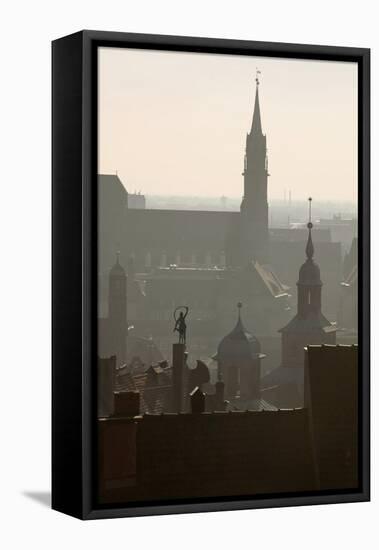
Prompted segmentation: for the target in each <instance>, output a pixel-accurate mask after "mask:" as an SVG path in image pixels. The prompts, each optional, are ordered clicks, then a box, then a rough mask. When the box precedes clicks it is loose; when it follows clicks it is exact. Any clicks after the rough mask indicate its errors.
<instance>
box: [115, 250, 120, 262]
mask: <svg viewBox="0 0 379 550" xmlns="http://www.w3.org/2000/svg"><path fill="white" fill-rule="evenodd" d="M116 264H118V265H120V251H119V250H117V252H116Z"/></svg>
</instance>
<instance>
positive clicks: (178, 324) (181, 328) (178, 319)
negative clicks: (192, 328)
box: [174, 306, 189, 344]
mask: <svg viewBox="0 0 379 550" xmlns="http://www.w3.org/2000/svg"><path fill="white" fill-rule="evenodd" d="M180 310H181V311H180ZM188 310H189V308H188V307H187V306H179V307H177V308H176V309H175V311H174V319H175V327H174V332H178V334H179V344H185V343H186V332H187V325H186V321H185V319H186V317H187V315H188ZM178 311H180V313H179V316H177V313H178Z"/></svg>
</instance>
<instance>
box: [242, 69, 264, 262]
mask: <svg viewBox="0 0 379 550" xmlns="http://www.w3.org/2000/svg"><path fill="white" fill-rule="evenodd" d="M259 75H260V71H259V70H258V69H257V71H256V77H255V103H254V113H253V119H252V124H251V129H250V133H248V134H247V136H246V149H245V159H244V171H243V174H242V175H243V178H244V194H243V199H242V203H241V243H240V245H241V262H242V264H245V265H246V264H247V263H250V262H251V261H252V260H257V261H259V262H260V263H267V261H268V202H267V179H268V175H269V174H268V161H267V145H266V136H265V135H264V134H263V131H262V121H261V111H260V105H259V86H260V80H259Z"/></svg>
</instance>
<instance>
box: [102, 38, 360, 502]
mask: <svg viewBox="0 0 379 550" xmlns="http://www.w3.org/2000/svg"><path fill="white" fill-rule="evenodd" d="M356 99H357V69H356V65H355V64H352V63H330V62H315V61H296V60H286V59H283V60H280V59H267V58H251V57H248V56H246V57H239V56H220V55H217V56H215V55H205V54H188V53H168V52H156V51H155V52H154V51H152V52H148V51H132V50H127V49H116V48H102V49H101V51H100V58H99V175H98V223H99V227H98V365H97V368H98V411H97V412H98V434H99V484H98V487H99V498H100V501H101V502H102V503H115V502H118V503H122V502H123V503H125V502H133V501H142V500H145V501H146V500H152V501H153V500H170V499H175V500H180V499H188V498H191V499H198V498H210V497H221V496H236V495H265V494H273V493H275V494H280V493H301V492H304V493H310V492H313V491H322V490H330V489H334V490H340V489H341V490H344V489H352V488H355V487H357V484H358V467H357V464H358V462H357V461H358V457H357V395H358V394H357V391H358V390H357V380H358V378H357V377H358V374H357V364H358V359H357V358H358V313H357V312H358V243H357V235H358V230H357V202H356V201H357V196H358V193H357V146H356V140H357V107H356V104H357V101H356Z"/></svg>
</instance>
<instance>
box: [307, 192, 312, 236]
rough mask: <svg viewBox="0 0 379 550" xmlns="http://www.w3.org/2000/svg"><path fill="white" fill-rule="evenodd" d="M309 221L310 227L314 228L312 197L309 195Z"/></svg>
mask: <svg viewBox="0 0 379 550" xmlns="http://www.w3.org/2000/svg"><path fill="white" fill-rule="evenodd" d="M308 201H309V222H308V225H307V227H308V229H312V227H313V223H312V197H309V199H308Z"/></svg>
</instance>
